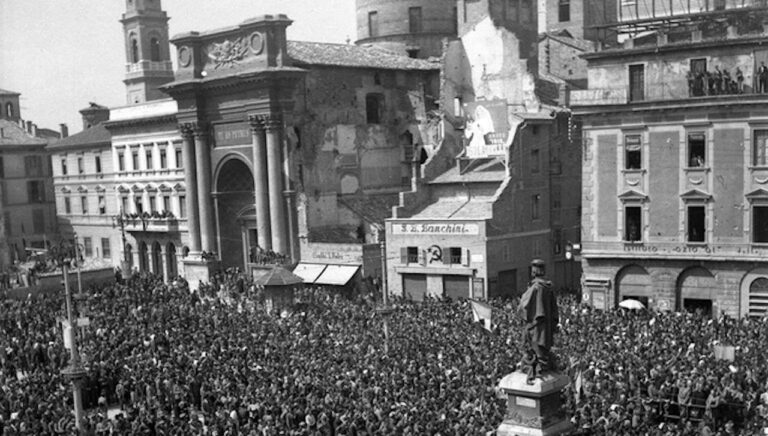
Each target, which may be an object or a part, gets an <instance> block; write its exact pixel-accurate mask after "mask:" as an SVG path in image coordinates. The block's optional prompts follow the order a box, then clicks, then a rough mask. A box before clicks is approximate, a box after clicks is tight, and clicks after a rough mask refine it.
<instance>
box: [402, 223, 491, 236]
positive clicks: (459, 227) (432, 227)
mask: <svg viewBox="0 0 768 436" xmlns="http://www.w3.org/2000/svg"><path fill="white" fill-rule="evenodd" d="M392 233H393V234H395V235H455V236H463V235H479V234H480V226H479V225H478V224H477V223H452V222H426V223H395V224H392Z"/></svg>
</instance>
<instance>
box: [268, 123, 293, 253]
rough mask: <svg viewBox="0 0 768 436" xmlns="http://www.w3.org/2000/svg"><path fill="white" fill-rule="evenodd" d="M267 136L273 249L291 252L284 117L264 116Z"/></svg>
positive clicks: (280, 251) (279, 251) (278, 251)
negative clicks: (286, 200)
mask: <svg viewBox="0 0 768 436" xmlns="http://www.w3.org/2000/svg"><path fill="white" fill-rule="evenodd" d="M264 122H265V127H266V131H267V134H266V137H267V172H268V175H269V215H270V221H271V224H272V250H274V251H275V252H277V253H280V254H290V252H289V247H288V223H287V221H286V213H285V198H284V197H283V191H284V186H283V157H282V156H283V153H282V151H283V143H282V140H283V135H282V132H283V117H282V115H281V114H270V115H267V116H266V117H265V118H264Z"/></svg>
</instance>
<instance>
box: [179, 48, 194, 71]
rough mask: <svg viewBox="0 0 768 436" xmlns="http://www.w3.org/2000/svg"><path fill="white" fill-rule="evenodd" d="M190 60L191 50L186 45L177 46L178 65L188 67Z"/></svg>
mask: <svg viewBox="0 0 768 436" xmlns="http://www.w3.org/2000/svg"><path fill="white" fill-rule="evenodd" d="M190 62H192V51H191V50H190V49H189V48H188V47H181V48H179V65H181V66H182V67H188V66H189V64H190Z"/></svg>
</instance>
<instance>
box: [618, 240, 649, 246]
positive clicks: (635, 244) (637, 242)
mask: <svg viewBox="0 0 768 436" xmlns="http://www.w3.org/2000/svg"><path fill="white" fill-rule="evenodd" d="M622 242H624V245H632V246H639V245H643V244H645V242H643V241H622Z"/></svg>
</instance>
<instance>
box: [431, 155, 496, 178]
mask: <svg viewBox="0 0 768 436" xmlns="http://www.w3.org/2000/svg"><path fill="white" fill-rule="evenodd" d="M506 177H507V174H506V170H505V169H504V163H503V162H502V161H501V159H500V158H499V159H492V160H488V161H483V162H480V163H479V164H478V165H477V166H476V167H474V168H470V169H469V170H467V171H465V172H464V173H463V174H461V173H460V172H459V167H458V165H455V166H453V167H451V169H449V170H448V171H446V172H444V173H443V174H440V175H439V176H437V177H435V178H434V179H433V180H432V181H430V182H429V183H432V184H438V183H468V182H502V181H504V179H505V178H506Z"/></svg>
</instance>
